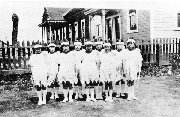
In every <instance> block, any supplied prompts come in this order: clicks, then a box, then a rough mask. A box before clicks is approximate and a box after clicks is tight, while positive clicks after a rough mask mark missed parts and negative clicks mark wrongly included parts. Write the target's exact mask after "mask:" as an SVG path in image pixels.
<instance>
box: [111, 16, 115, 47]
mask: <svg viewBox="0 0 180 117" xmlns="http://www.w3.org/2000/svg"><path fill="white" fill-rule="evenodd" d="M115 44H116V29H115V18H112V45H115Z"/></svg>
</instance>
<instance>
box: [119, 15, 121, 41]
mask: <svg viewBox="0 0 180 117" xmlns="http://www.w3.org/2000/svg"><path fill="white" fill-rule="evenodd" d="M121 29H122V26H121V16H120V15H119V38H120V40H122V30H121Z"/></svg>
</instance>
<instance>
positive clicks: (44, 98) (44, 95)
mask: <svg viewBox="0 0 180 117" xmlns="http://www.w3.org/2000/svg"><path fill="white" fill-rule="evenodd" d="M42 93H43V104H46V95H47V90H42Z"/></svg>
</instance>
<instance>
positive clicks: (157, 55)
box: [156, 39, 159, 65]
mask: <svg viewBox="0 0 180 117" xmlns="http://www.w3.org/2000/svg"><path fill="white" fill-rule="evenodd" d="M156 62H157V64H158V65H159V43H158V39H156Z"/></svg>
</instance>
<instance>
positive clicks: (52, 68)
mask: <svg viewBox="0 0 180 117" xmlns="http://www.w3.org/2000/svg"><path fill="white" fill-rule="evenodd" d="M48 47H49V53H48V56H47V58H48V59H47V60H48V85H49V87H50V89H51V93H52V95H51V97H50V99H56V98H59V96H58V90H59V84H58V82H57V73H58V63H57V60H58V59H60V58H58V53H57V52H55V47H56V45H55V44H54V43H50V44H49V45H48Z"/></svg>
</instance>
